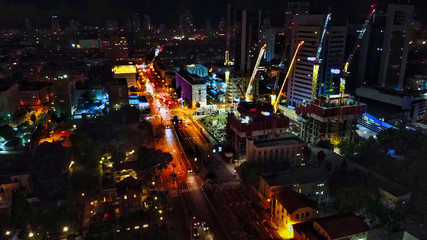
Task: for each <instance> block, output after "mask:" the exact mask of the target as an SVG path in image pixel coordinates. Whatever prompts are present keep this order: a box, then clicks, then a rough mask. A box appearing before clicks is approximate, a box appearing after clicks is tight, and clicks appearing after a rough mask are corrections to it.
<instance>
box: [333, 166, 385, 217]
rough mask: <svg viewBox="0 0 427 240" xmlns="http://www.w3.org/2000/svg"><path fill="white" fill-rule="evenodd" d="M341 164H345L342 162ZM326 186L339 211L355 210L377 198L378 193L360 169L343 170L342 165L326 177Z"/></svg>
mask: <svg viewBox="0 0 427 240" xmlns="http://www.w3.org/2000/svg"><path fill="white" fill-rule="evenodd" d="M342 165H346V162H343V164H342ZM328 188H329V191H330V193H331V196H332V198H333V199H334V200H335V203H336V204H337V206H338V209H339V210H340V212H355V211H358V210H360V209H362V208H364V207H366V206H367V205H368V203H369V202H371V201H376V200H377V199H378V196H379V193H378V189H377V187H375V186H374V185H373V184H372V183H371V182H370V181H369V179H368V177H367V176H366V175H365V174H364V173H363V172H361V171H358V170H354V171H348V170H345V166H342V167H341V168H340V169H339V170H337V171H334V172H333V173H332V174H331V176H330V177H329V179H328Z"/></svg>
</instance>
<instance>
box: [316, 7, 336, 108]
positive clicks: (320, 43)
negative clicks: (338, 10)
mask: <svg viewBox="0 0 427 240" xmlns="http://www.w3.org/2000/svg"><path fill="white" fill-rule="evenodd" d="M331 16H332V14H331V13H328V15H326V19H325V24H324V25H323V32H322V37H321V38H320V42H319V47H318V48H317V54H316V59H314V64H313V83H312V84H313V85H312V87H311V100H313V99H314V98H315V97H316V90H317V79H318V76H319V65H320V63H322V59H320V55H321V53H322V48H323V41H324V39H325V35H326V32H327V31H328V24H329V21H330V20H331Z"/></svg>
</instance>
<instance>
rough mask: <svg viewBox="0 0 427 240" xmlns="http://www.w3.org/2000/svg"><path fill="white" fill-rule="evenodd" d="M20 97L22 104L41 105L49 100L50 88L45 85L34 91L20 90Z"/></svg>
mask: <svg viewBox="0 0 427 240" xmlns="http://www.w3.org/2000/svg"><path fill="white" fill-rule="evenodd" d="M19 98H20V104H21V105H22V106H40V105H42V104H45V103H47V102H48V101H49V90H48V88H47V87H44V88H42V89H40V90H34V91H19Z"/></svg>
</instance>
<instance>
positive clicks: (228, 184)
mask: <svg viewBox="0 0 427 240" xmlns="http://www.w3.org/2000/svg"><path fill="white" fill-rule="evenodd" d="M239 186H240V182H234V181H233V182H223V183H217V184H216V185H215V188H216V189H217V190H220V191H222V190H228V189H236V188H238V187H239ZM197 190H200V188H199V187H188V188H181V189H178V191H180V192H193V191H197Z"/></svg>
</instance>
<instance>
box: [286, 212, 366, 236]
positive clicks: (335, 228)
mask: <svg viewBox="0 0 427 240" xmlns="http://www.w3.org/2000/svg"><path fill="white" fill-rule="evenodd" d="M293 229H294V234H293V235H294V236H293V237H294V239H295V240H344V239H345V240H347V239H348V240H367V239H368V232H369V227H368V226H367V225H366V223H365V222H364V221H363V220H362V219H361V218H360V217H358V216H356V215H354V214H352V213H351V214H346V215H334V216H329V217H324V218H318V219H315V220H313V221H309V222H304V223H299V224H295V225H293Z"/></svg>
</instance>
